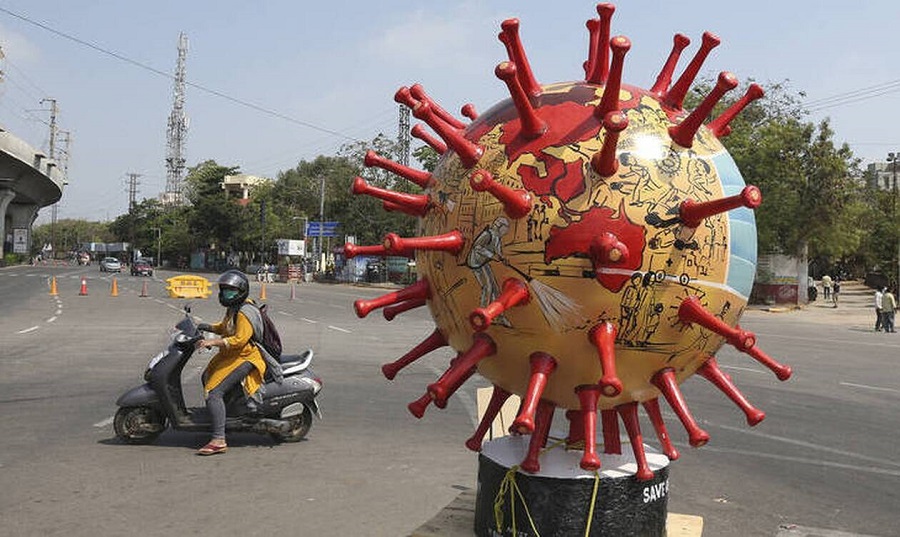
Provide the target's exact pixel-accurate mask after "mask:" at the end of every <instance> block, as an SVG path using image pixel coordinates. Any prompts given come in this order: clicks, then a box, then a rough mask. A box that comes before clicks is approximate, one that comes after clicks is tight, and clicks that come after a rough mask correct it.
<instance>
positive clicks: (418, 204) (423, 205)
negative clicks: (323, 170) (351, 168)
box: [350, 176, 431, 216]
mask: <svg viewBox="0 0 900 537" xmlns="http://www.w3.org/2000/svg"><path fill="white" fill-rule="evenodd" d="M350 191H351V192H352V193H353V194H365V195H367V196H372V197H373V198H378V199H381V200H384V201H386V202H388V203H389V204H391V206H392V207H396V208H399V209H400V210H401V211H402V212H405V213H408V214H411V215H413V216H425V215H426V214H427V213H428V210H429V209H430V208H431V198H429V197H428V195H427V194H407V193H405V192H395V191H393V190H388V189H386V188H378V187H376V186H372V185H370V184H369V183H367V182H366V180H365V179H363V178H362V177H359V176H356V178H355V179H353V186H352V188H351V189H350Z"/></svg>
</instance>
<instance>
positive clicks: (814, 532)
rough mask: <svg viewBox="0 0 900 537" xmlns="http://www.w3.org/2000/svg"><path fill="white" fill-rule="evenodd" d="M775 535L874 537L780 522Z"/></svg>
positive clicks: (788, 536)
mask: <svg viewBox="0 0 900 537" xmlns="http://www.w3.org/2000/svg"><path fill="white" fill-rule="evenodd" d="M775 537H875V536H874V535H863V534H861V533H847V532H845V531H835V530H826V529H822V528H807V527H805V526H797V525H794V524H781V525H780V526H778V533H777V534H776V535H775Z"/></svg>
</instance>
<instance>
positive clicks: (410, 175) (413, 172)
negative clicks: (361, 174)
mask: <svg viewBox="0 0 900 537" xmlns="http://www.w3.org/2000/svg"><path fill="white" fill-rule="evenodd" d="M363 164H365V165H366V167H367V168H371V167H373V166H375V167H376V168H381V169H383V170H387V171H389V172H391V173H394V174H396V175H399V176H400V177H402V178H404V179H407V180H409V181H412V182H413V183H415V184H417V185H419V186H420V187H422V188H428V187H429V186H431V185H432V183H434V178H433V177H432V176H431V174H430V173H428V172H426V171H424V170H417V169H415V168H410V167H409V166H404V165H402V164H398V163H396V162H394V161H393V160H389V159H386V158H384V157H382V156H379V155H378V153H376V152H374V151H372V150H369V151H366V156H365V157H364V158H363Z"/></svg>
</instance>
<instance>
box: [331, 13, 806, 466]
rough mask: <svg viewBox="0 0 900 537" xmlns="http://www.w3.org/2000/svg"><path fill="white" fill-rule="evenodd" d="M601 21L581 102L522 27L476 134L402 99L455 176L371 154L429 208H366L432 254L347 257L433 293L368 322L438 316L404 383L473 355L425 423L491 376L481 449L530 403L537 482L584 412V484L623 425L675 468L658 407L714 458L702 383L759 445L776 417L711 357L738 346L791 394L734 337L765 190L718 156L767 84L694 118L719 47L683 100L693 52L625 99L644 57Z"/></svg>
mask: <svg viewBox="0 0 900 537" xmlns="http://www.w3.org/2000/svg"><path fill="white" fill-rule="evenodd" d="M597 10H598V13H599V15H600V17H599V18H598V19H592V20H591V21H588V28H589V30H590V31H589V38H590V42H591V48H590V55H589V58H588V61H587V62H585V65H584V69H585V78H584V80H583V81H580V82H566V83H554V84H546V85H541V84H539V83H538V82H537V80H536V78H535V76H534V75H533V74H532V71H531V68H530V66H529V64H528V61H527V58H526V55H525V50H524V47H523V46H522V44H521V42H520V39H519V34H518V27H519V22H518V20H516V19H510V20H507V21H504V22H503V24H502V26H501V28H502V33H501V34H500V40H501V41H502V42H503V44H504V45H505V46H506V49H507V52H508V56H509V60H508V61H505V62H502V63H501V64H500V65H498V66H497V67H496V69H495V74H496V76H497V77H498V78H500V79H501V80H502V81H503V82H504V83H505V84H506V85H507V87H508V88H509V92H510V98H509V99H506V100H504V101H501V102H499V103H497V104H496V105H494V106H493V107H492V108H490V109H488V110H487V111H485V112H483V113H481V114H478V113H477V112H476V111H475V108H474V107H473V106H472V105H466V106H464V107H463V108H462V113H463V115H464V116H466V117H467V118H468V119H469V120H470V121H468V122H463V121H461V120H459V119H458V118H456V117H454V116H453V115H452V114H450V113H448V112H447V111H446V110H444V109H443V108H441V107H440V106H439V105H438V104H437V103H436V102H435V101H434V100H433V99H431V97H429V96H428V95H427V94H426V93H425V91H424V90H423V89H422V87H421V86H419V85H413V86H411V87H408V88H407V87H403V88H401V89H400V90H399V91H398V92H397V94H396V96H395V99H396V100H397V101H398V102H401V103H403V104H406V105H407V106H409V107H410V108H411V109H412V112H413V115H414V116H415V117H416V118H417V119H419V120H421V121H423V122H424V123H425V124H427V125H428V126H429V127H430V128H431V129H432V130H433V131H434V132H436V133H437V135H438V136H437V137H434V136H432V135H431V134H429V133H427V132H425V131H424V130H423V129H422V128H421V126H417V127H416V128H414V129H413V135H415V136H417V137H419V138H421V139H422V140H424V141H425V142H427V143H428V144H429V145H431V146H432V147H433V148H434V149H435V150H436V151H438V152H439V153H441V155H442V156H441V159H440V160H439V162H438V165H437V167H436V169H435V170H434V172H433V173H428V172H424V171H420V170H415V169H412V168H409V167H406V166H402V165H399V164H396V163H394V162H391V161H388V160H386V159H384V158H382V157H379V156H378V155H375V154H374V153H371V152H370V153H369V154H368V155H367V157H366V165H367V166H378V167H382V168H385V169H388V170H390V171H393V172H395V173H397V174H399V175H401V176H403V177H406V178H408V179H409V180H410V181H412V182H414V183H416V184H417V185H418V186H420V187H421V188H422V190H423V193H422V194H402V193H397V192H392V191H386V190H382V189H378V188H375V187H372V186H369V185H368V184H366V183H365V181H364V180H362V179H360V178H357V182H356V184H355V185H354V192H356V193H361V194H368V195H372V196H376V197H378V198H381V199H382V200H384V205H385V208H386V209H389V210H399V211H403V212H406V213H408V214H410V215H413V216H416V217H420V218H421V219H422V220H421V226H420V227H421V229H422V232H421V235H420V236H418V237H409V238H401V237H398V236H397V235H395V234H388V235H387V236H386V237H385V239H384V243H383V244H382V245H377V246H366V247H359V246H350V245H348V246H347V247H346V253H347V255H348V256H351V257H352V256H354V255H359V254H370V255H371V254H376V255H408V256H411V257H412V256H414V257H415V259H416V262H417V268H418V272H419V280H418V281H417V282H416V283H415V284H413V285H412V286H410V287H408V288H406V289H403V290H401V291H398V292H394V293H390V294H388V295H385V296H384V297H380V298H377V299H374V300H359V301H357V302H356V303H355V307H356V311H357V313H358V315H360V316H365V315H367V314H368V313H369V312H371V311H372V310H373V309H376V308H382V307H383V308H385V311H384V313H385V317H386V318H388V319H393V318H394V317H395V316H396V315H398V314H400V313H401V312H402V311H405V310H407V309H410V308H414V307H420V306H427V307H428V309H429V310H430V312H431V315H432V317H433V318H434V320H435V323H436V325H437V328H436V330H435V331H434V333H433V334H432V335H431V336H430V337H429V338H427V339H426V340H425V341H423V342H422V343H421V344H420V345H418V346H417V347H416V348H414V349H413V350H411V351H410V352H409V353H407V355H405V356H403V357H401V358H400V359H398V360H397V361H395V362H393V363H391V364H387V365H386V366H385V367H384V372H385V375H386V376H388V378H391V379H393V378H394V376H395V375H396V374H397V373H398V372H399V371H400V370H401V369H402V368H403V367H406V366H408V365H409V364H411V363H412V362H414V361H415V360H416V359H418V358H420V357H421V356H423V355H425V354H426V353H428V352H431V351H433V350H435V349H437V348H440V347H443V346H446V345H449V346H451V347H452V348H453V349H455V350H456V351H457V352H458V353H459V354H458V356H457V357H456V358H455V359H454V360H453V361H452V362H451V363H450V364H448V369H447V371H446V372H445V373H444V374H443V375H442V376H441V377H440V378H439V379H436V381H435V382H434V383H432V384H430V385H429V386H428V387H427V391H426V393H425V394H424V395H423V396H422V398H420V399H419V400H417V401H415V402H413V403H411V404H410V406H409V407H410V411H411V412H413V414H415V415H416V416H418V417H421V416H422V415H423V413H424V412H425V410H426V407H427V406H428V405H430V404H431V403H432V402H433V403H434V404H435V406H438V407H439V408H442V407H444V406H445V405H446V403H447V399H448V398H449V397H450V396H451V395H452V394H453V393H454V392H455V391H456V390H457V389H459V387H460V386H461V385H462V384H463V383H464V382H465V381H466V380H467V379H468V378H469V377H471V376H472V375H474V374H475V373H478V374H480V375H482V376H483V377H485V378H487V379H488V380H490V381H491V382H492V383H493V385H494V396H493V397H492V401H491V404H490V405H489V409H488V412H487V413H486V414H485V416H484V419H483V420H482V422H481V424H479V426H478V428H477V430H476V432H475V434H474V435H473V436H472V438H470V439H469V440H468V441H467V442H466V444H467V445H468V446H469V447H470V448H472V449H476V450H477V449H479V448H480V446H481V441H482V438H483V436H484V434H485V431H486V430H487V427H488V426H489V424H490V422H491V420H493V418H494V417H495V415H496V413H497V411H498V409H499V408H500V405H501V404H502V403H503V401H504V400H505V399H506V398H507V397H509V395H510V394H517V395H519V396H521V398H522V403H521V406H520V409H519V413H518V416H517V417H516V419H515V421H514V423H513V426H512V428H511V430H512V432H513V433H514V434H531V435H532V441H531V448H530V449H529V453H528V456H527V457H526V458H525V460H524V461H523V462H522V465H521V466H522V468H523V469H525V470H527V471H537V470H538V469H539V468H540V462H539V457H538V452H539V450H540V448H541V447H542V446H543V445H544V442H545V441H546V438H547V432H548V430H549V428H550V420H551V419H552V418H553V415H554V409H555V408H564V409H568V410H569V412H567V413H566V417H567V418H568V419H569V420H570V425H569V431H570V433H569V436H568V437H567V439H566V441H567V443H569V444H570V445H580V444H582V443H583V445H584V447H583V451H584V455H583V458H582V460H581V466H582V467H583V468H585V469H596V468H597V467H599V465H600V460H599V458H598V456H597V454H596V452H595V447H594V445H595V440H596V436H597V425H598V416H599V417H600V418H601V419H602V424H603V434H604V438H605V439H606V440H611V438H606V436H607V435H613V434H615V435H616V437H618V420H619V419H620V418H621V420H622V423H624V426H625V428H626V430H627V432H628V434H629V436H630V437H631V438H632V440H639V439H640V428H639V425H638V419H637V406H638V405H639V404H641V405H643V407H644V409H645V412H647V414H648V416H649V418H650V420H651V421H652V423H653V425H654V427H655V429H656V432H657V435H658V437H659V439H660V443H661V445H662V447H663V451H664V453H665V454H666V455H667V456H669V457H670V458H675V457H677V452H676V451H675V449H674V448H673V447H672V444H671V441H670V439H669V436H668V433H667V431H666V427H665V425H664V424H663V421H662V417H661V412H660V409H659V405H658V401H657V400H658V398H659V397H660V396H662V397H663V398H664V399H666V401H667V402H668V403H669V405H670V406H671V407H672V409H673V411H674V412H675V413H676V415H677V416H678V417H679V420H680V421H681V422H682V424H683V425H684V427H685V428H686V430H687V433H688V436H689V439H690V443H691V445H693V446H701V445H703V444H705V443H706V441H707V440H708V439H709V435H708V434H707V433H706V432H705V431H703V430H702V429H701V428H700V427H699V426H698V425H697V423H696V421H695V420H694V418H693V417H692V415H691V413H690V411H689V410H688V408H687V406H686V404H685V402H684V399H683V397H682V395H681V392H680V390H679V388H678V385H679V384H680V383H681V382H683V381H684V380H685V379H686V378H688V377H689V376H691V375H693V374H694V373H699V374H701V375H702V376H703V377H704V378H707V379H709V380H710V381H711V382H712V383H713V384H714V385H716V386H717V387H718V388H719V389H721V390H722V391H723V392H724V393H725V394H726V395H727V396H728V397H729V398H730V399H732V401H734V402H735V403H736V404H737V405H738V406H739V407H740V408H741V409H742V410H743V411H744V412H745V414H746V416H747V421H748V423H750V424H751V425H755V424H756V423H758V422H759V421H761V420H762V419H763V417H764V414H763V413H762V412H761V411H760V410H758V409H756V408H754V407H753V406H752V405H751V404H750V403H749V402H747V400H746V399H745V398H744V397H743V396H742V395H741V394H740V392H738V391H737V389H736V388H735V386H734V384H733V383H732V381H731V379H730V377H729V376H728V375H725V374H724V373H723V372H722V371H721V370H720V369H719V368H718V366H717V364H716V360H715V358H714V354H715V353H716V351H718V349H719V348H720V347H721V346H722V345H723V344H725V343H729V344H732V345H734V346H735V347H736V348H737V349H738V350H740V351H741V352H744V353H747V354H749V355H750V356H751V357H753V358H754V359H756V360H757V361H759V362H760V363H762V364H763V365H765V366H766V367H768V368H769V369H771V370H772V371H773V372H774V373H775V374H776V375H777V376H778V378H779V379H781V380H784V379H786V378H788V377H789V376H790V374H791V370H790V368H789V367H786V366H783V365H781V364H779V363H777V362H775V361H774V360H772V359H771V358H770V357H768V356H767V355H765V354H764V353H763V352H762V351H761V350H760V349H759V348H758V347H757V346H756V339H755V336H754V335H753V334H752V333H750V332H747V331H745V330H742V329H741V328H740V327H739V326H738V320H739V319H740V317H741V314H742V313H743V310H744V307H745V306H746V304H747V300H748V297H749V295H750V290H751V286H752V284H753V278H754V274H755V269H756V227H755V220H754V216H753V211H752V209H753V208H755V207H756V206H758V205H759V203H760V202H761V195H760V192H759V190H758V189H757V188H756V187H753V186H747V185H745V184H744V180H743V178H742V176H741V174H740V172H739V170H738V168H737V166H736V165H735V162H734V161H733V159H732V158H731V156H730V155H729V154H728V152H727V151H726V149H725V148H724V146H723V145H722V143H721V142H720V140H719V138H720V137H723V136H726V135H727V134H728V133H729V132H730V129H731V127H730V126H729V122H730V121H731V119H733V118H734V116H735V115H736V114H737V113H739V112H740V110H742V109H743V108H744V107H745V106H747V105H748V104H749V103H750V102H752V101H753V100H755V99H758V98H759V97H761V96H762V90H761V89H760V88H759V86H757V85H755V84H753V85H751V86H750V87H749V89H748V90H747V92H746V94H745V95H744V96H743V97H742V98H740V99H738V100H737V101H736V102H735V103H734V104H733V105H732V106H731V107H730V108H728V109H727V110H725V111H724V112H722V113H721V114H720V115H718V116H717V117H716V118H715V119H713V120H712V121H710V122H709V123H706V124H704V123H703V122H704V121H705V120H706V118H707V117H708V116H709V115H710V114H711V113H712V111H713V108H714V106H715V105H716V104H717V103H718V101H719V100H720V99H721V98H722V96H723V95H724V94H725V93H726V92H727V91H729V90H731V89H733V88H735V87H736V86H737V84H738V82H737V79H736V77H735V76H734V75H732V74H731V73H727V72H723V73H721V74H720V75H719V77H718V80H717V83H716V85H715V87H714V88H713V89H712V91H711V92H710V94H709V95H708V96H706V98H704V99H703V101H702V102H701V103H700V104H699V105H698V107H697V108H696V109H695V110H694V111H691V112H688V111H685V110H683V108H682V105H683V101H684V98H685V95H686V94H687V92H688V90H689V89H690V86H691V84H692V83H693V80H694V78H695V77H696V75H697V73H698V71H699V69H700V67H701V65H702V63H703V61H704V60H705V58H706V57H707V55H708V54H709V52H710V51H711V50H712V49H713V48H714V47H716V46H717V45H718V44H719V40H718V38H717V37H716V36H714V35H712V34H710V33H706V34H704V35H703V39H702V43H701V45H700V48H699V51H698V52H697V53H696V55H695V56H694V58H693V59H692V61H691V62H690V63H689V65H688V66H687V67H686V68H685V70H684V72H683V74H682V75H681V76H680V77H679V78H678V79H677V80H676V81H675V83H674V84H672V75H673V73H674V69H675V66H676V64H677V62H678V59H679V57H680V54H681V52H682V50H683V49H685V47H687V46H688V44H689V40H688V39H687V38H686V37H685V36H683V35H680V34H679V35H676V36H675V39H674V45H673V49H672V51H671V52H670V54H669V57H668V59H667V60H666V62H665V64H664V66H663V67H662V69H661V71H660V73H659V75H658V77H657V79H656V81H655V83H654V84H653V85H652V87H651V88H650V89H641V88H639V87H636V86H631V85H627V84H624V83H623V82H622V75H623V70H624V65H625V55H626V53H627V52H628V50H629V48H630V41H629V40H628V39H627V38H625V37H622V36H616V37H612V38H610V19H611V15H612V10H613V8H612V6H611V5H609V4H600V5H598V6H597ZM632 449H634V450H635V458H636V460H637V463H638V464H637V466H638V470H637V472H636V476H637V477H638V479H649V478H650V477H652V472H651V471H650V470H649V468H648V467H647V464H646V461H645V458H644V454H643V447H642V443H641V442H639V441H633V442H632Z"/></svg>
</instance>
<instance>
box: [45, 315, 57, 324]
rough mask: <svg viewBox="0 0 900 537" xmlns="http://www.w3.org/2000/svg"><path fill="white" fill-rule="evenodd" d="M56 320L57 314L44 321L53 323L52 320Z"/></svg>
mask: <svg viewBox="0 0 900 537" xmlns="http://www.w3.org/2000/svg"><path fill="white" fill-rule="evenodd" d="M55 320H56V316H55V315H54V316H53V317H50V318H49V319H47V320H46V321H44V322H47V323H52V322H53V321H55Z"/></svg>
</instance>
